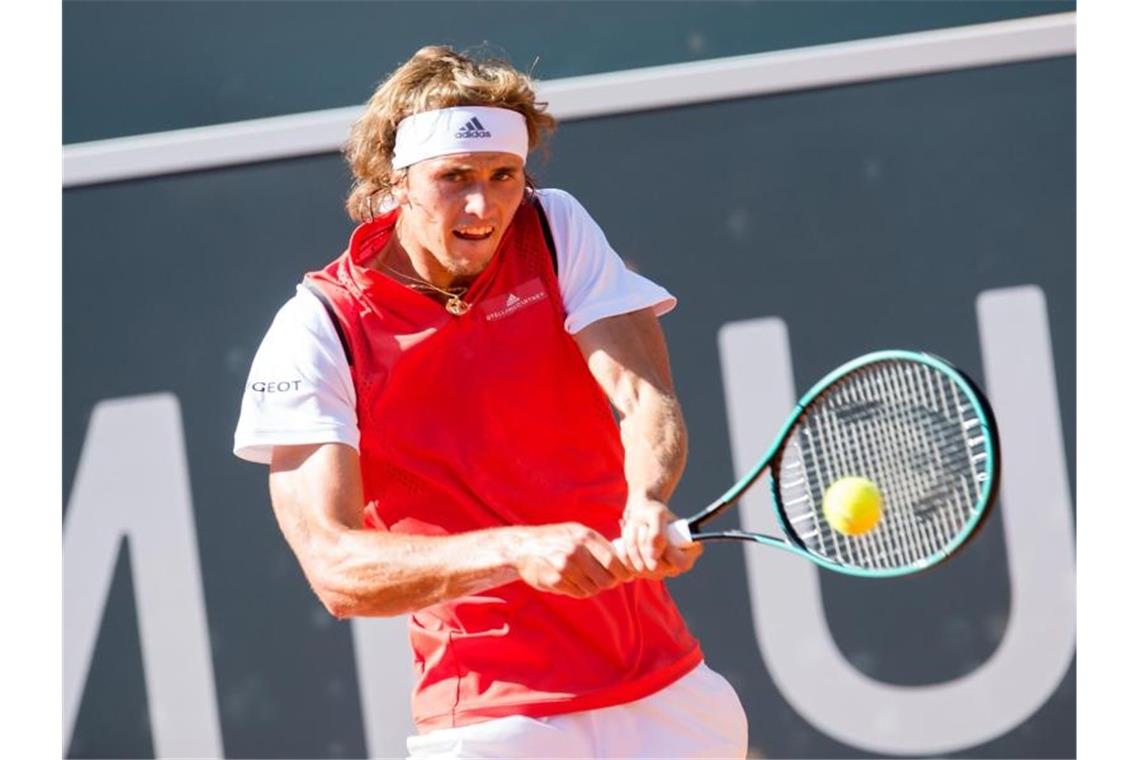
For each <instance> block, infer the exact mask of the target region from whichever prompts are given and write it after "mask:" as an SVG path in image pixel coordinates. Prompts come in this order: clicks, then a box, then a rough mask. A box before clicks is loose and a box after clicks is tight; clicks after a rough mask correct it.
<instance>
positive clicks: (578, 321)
mask: <svg viewBox="0 0 1140 760" xmlns="http://www.w3.org/2000/svg"><path fill="white" fill-rule="evenodd" d="M538 198H539V201H540V202H541V203H542V207H543V209H544V210H545V211H546V218H547V220H548V221H549V222H550V234H551V236H552V237H553V238H554V247H555V248H556V249H557V250H556V252H555V253H556V256H557V258H558V287H559V290H560V291H561V293H562V302H563V304H565V306H566V331H567V332H569V333H571V334H574V333H577V332H579V331H581V330H582V329H583V328H584V327H586V326H587V325H589V324H591V323H593V322H596V321H598V320H599V319H604V318H605V317H612V316H614V315H617V314H628V313H629V312H631V311H637V310H638V309H644V308H647V307H650V306H652V307H653V310H654V312H655V313H656V314H657V316H661V315H662V314H665V313H666V312H669V311H671V310H672V309H673V307H674V306H676V305H677V299H676V298H674V297H673V295H672V294H671V293H669V291H667V290H665V288H663V287H661V286H660V285H658V284H657V283H655V282H653V281H652V280H649V279H648V278H646V277H643V276H641V275H640V274H637V273H636V272H634V271H632V270H630V269H629V268H628V267H627V266H626V265H625V262H624V261H622V260H621V257H620V256H618V255H617V253H616V252H615V251H614V249H613V248H611V247H610V244H609V242H608V241H607V240H606V236H605V234H604V233H603V232H602V229H601V227H599V226H598V223H597V222H595V221H594V220H593V218H592V217H591V216H590V214H589V213H588V212H587V211H586V209H585V208H583V207H582V204H581V203H579V202H578V201H577V199H575V198H574V196H572V195H570V193H567V192H566V191H564V190H555V189H549V188H548V189H543V190H539V191H538Z"/></svg>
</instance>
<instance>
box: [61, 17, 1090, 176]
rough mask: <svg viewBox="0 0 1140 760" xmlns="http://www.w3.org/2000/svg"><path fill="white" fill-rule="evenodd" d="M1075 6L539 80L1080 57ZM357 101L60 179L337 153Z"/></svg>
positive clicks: (628, 96)
mask: <svg viewBox="0 0 1140 760" xmlns="http://www.w3.org/2000/svg"><path fill="white" fill-rule="evenodd" d="M1076 47H1077V44H1076V14H1075V13H1058V14H1052V15H1047V16H1035V17H1031V18H1024V19H1014V20H1011V21H996V22H992V23H988V24H975V25H972V26H962V27H954V28H950V29H938V30H934V31H928V32H913V33H910V34H899V35H893V36H890V37H875V38H872V39H866V40H857V41H854V42H839V43H834V44H829V45H814V46H811V47H804V48H797V49H794V50H780V51H774V52H770V53H757V54H753V55H742V56H734V57H730V58H718V59H714V60H709V61H697V62H694V63H677V64H669V65H666V66H650V67H647V68H641V69H631V70H628V71H616V72H609V73H605V74H590V75H587V76H580V77H569V78H566V79H556V80H551V81H549V82H540V83H539V96H540V98H541V99H544V100H547V101H549V102H550V111H551V113H553V114H554V115H555V116H556V117H558V118H559V119H561V120H562V121H573V120H575V119H586V118H590V117H595V116H612V115H614V114H621V113H630V112H635V111H644V110H649V109H654V108H668V107H676V106H683V105H692V104H694V103H707V102H711V101H718V100H726V99H730V98H743V97H755V96H758V95H765V94H769V93H775V92H787V91H791V90H805V89H811V88H816V87H832V86H835V85H842V84H851V83H853V82H865V81H873V80H877V79H890V78H893V77H903V76H914V75H917V74H929V73H933V72H939V71H953V70H957V69H965V68H973V67H978V66H991V65H995V64H1001V63H1013V62H1016V61H1028V60H1034V59H1039V58H1052V57H1056V56H1062V55H1072V54H1074V53H1075V52H1076ZM360 110H361V107H360V106H349V107H346V108H333V109H329V110H324V111H311V112H308V113H301V114H293V115H289V116H275V117H270V118H265V119H252V120H249V121H241V122H233V123H230V124H219V125H215V126H208V127H195V128H192V129H179V130H173V131H169V132H158V133H154V134H148V135H139V136H134V137H119V138H114V139H110V140H96V141H93V142H86V143H75V144H72V145H68V146H65V147H64V151H63V186H64V187H76V186H80V185H89V184H94V183H98V182H113V181H116V180H124V179H132V178H137V177H147V176H154V175H160V174H171V173H174V172H182V171H191V170H196V169H209V168H214V167H219V166H230V165H234V164H244V163H252V162H256V161H267V160H272V159H280V158H293V157H296V156H304V155H312V154H319V153H331V152H336V151H338V150H340V148H341V145H342V144H343V143H344V141H345V139H346V137H347V136H348V130H349V126H350V125H351V124H352V122H353V121H354V120H355V119H356V117H357V115H358V114H359V113H360Z"/></svg>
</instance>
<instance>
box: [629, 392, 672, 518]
mask: <svg viewBox="0 0 1140 760" xmlns="http://www.w3.org/2000/svg"><path fill="white" fill-rule="evenodd" d="M621 438H622V444H623V445H624V446H625V477H626V482H627V483H628V484H629V497H630V500H635V499H639V498H641V499H651V500H654V501H659V502H662V503H665V502H668V501H669V498H670V497H671V496H672V495H673V490H674V489H675V488H676V487H677V483H678V481H679V480H680V479H681V473H682V472H683V471H684V469H685V459H686V457H687V455H688V438H687V434H686V431H685V421H684V418H683V417H682V416H681V406H680V404H679V403H678V402H677V399H676V397H675V396H673V395H672V394H670V393H666V392H664V391H662V390H660V389H657V388H654V387H652V386H646V387H645V388H642V389H640V392H639V393H638V394H637V397H636V400H635V402H634V403H633V404H632V405H631V408H629V409H628V410H626V411H625V413H624V414H623V416H622V421H621Z"/></svg>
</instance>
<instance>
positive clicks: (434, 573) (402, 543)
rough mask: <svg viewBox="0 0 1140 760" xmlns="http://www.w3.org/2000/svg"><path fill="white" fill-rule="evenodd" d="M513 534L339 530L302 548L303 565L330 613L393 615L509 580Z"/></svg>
mask: <svg viewBox="0 0 1140 760" xmlns="http://www.w3.org/2000/svg"><path fill="white" fill-rule="evenodd" d="M518 533H519V530H518V529H514V528H493V529H488V530H481V531H474V532H471V533H462V534H457V535H453V536H442V537H436V536H409V535H402V534H396V533H386V532H380V531H371V530H361V529H344V530H339V531H336V532H335V534H333V535H330V536H326V537H325V538H324V539H323V541H322V543H323V546H322V547H321V548H320V550H319V551H318V552H311V553H310V556H311V557H312V561H311V562H310V563H309V564H310V565H311V568H307V569H306V570H307V574H308V575H309V579H310V581H311V583H312V584H313V587H314V590H315V591H316V592H317V595H318V596H319V597H320V598H321V600H322V601H323V602H324V603H325V606H326V607H327V608H328V609H329V611H330V612H331V613H332V614H333V615H335V616H337V617H340V618H344V617H355V616H389V615H399V614H403V613H407V612H413V611H415V610H417V609H422V608H423V607H427V606H429V605H432V604H436V603H439V602H443V601H447V600H449V599H454V598H456V597H460V596H464V595H466V594H472V593H476V592H478V591H481V590H484V589H488V588H493V587H495V586H499V585H502V584H504V583H509V582H511V581H514V580H517V579H518V577H519V576H518V572H517V570H516V569H515V556H514V555H515V553H514V552H513V549H514V547H515V546H516V545H517V544H518V543H519V541H520V538H521V537H520V536H519V535H518Z"/></svg>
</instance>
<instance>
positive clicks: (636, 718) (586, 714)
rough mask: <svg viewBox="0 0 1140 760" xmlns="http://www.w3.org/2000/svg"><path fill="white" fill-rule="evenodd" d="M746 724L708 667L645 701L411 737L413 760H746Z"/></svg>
mask: <svg viewBox="0 0 1140 760" xmlns="http://www.w3.org/2000/svg"><path fill="white" fill-rule="evenodd" d="M747 751H748V719H747V717H746V716H745V714H744V708H743V707H741V705H740V700H739V699H738V698H737V696H736V691H735V690H733V688H732V685H731V684H729V682H728V681H726V680H725V679H724V677H723V676H721V675H720V674H719V673H717V672H715V671H713V670H712V669H711V668H709V667H708V666H707V665H705V664H704V663H703V662H702V663H701V664H700V665H698V666H697V667H696V668H695V669H694V670H693V671H692V672H690V673H688V674H686V675H685V676H684V677H683V678H681V679H679V680H677V681H675V682H674V683H672V684H670V685H669V686H666V687H665V688H664V689H662V690H661V691H659V692H657V693H655V694H650V695H649V696H648V697H645V698H643V699H639V700H637V701H636V702H630V703H628V704H624V705H614V706H613V707H603V708H601V709H598V710H585V711H583V712H575V713H566V714H564V715H552V716H550V717H547V718H528V717H525V716H522V715H512V716H510V717H507V718H496V719H494V720H488V721H484V722H482V723H475V724H473V725H470V726H461V727H459V728H441V729H437V730H435V731H431V732H430V733H427V734H422V735H420V736H410V737H408V756H409V757H412V758H421V757H471V758H523V757H527V758H547V757H561V758H571V757H573V758H587V757H708V758H742V757H744V756H745V753H746V752H747Z"/></svg>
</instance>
